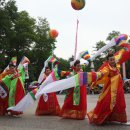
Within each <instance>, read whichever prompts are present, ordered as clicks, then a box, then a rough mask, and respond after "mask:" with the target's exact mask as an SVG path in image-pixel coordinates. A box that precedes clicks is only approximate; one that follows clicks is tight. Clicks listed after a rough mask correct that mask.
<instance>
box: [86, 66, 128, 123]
mask: <svg viewBox="0 0 130 130" xmlns="http://www.w3.org/2000/svg"><path fill="white" fill-rule="evenodd" d="M106 70H107V73H104V72H106ZM100 71H101V72H103V73H104V76H106V77H107V78H108V81H107V82H106V83H104V88H103V91H102V93H101V94H100V96H99V99H98V101H97V105H96V107H95V108H94V109H93V110H92V111H90V112H89V113H88V114H87V115H88V118H89V122H90V123H94V124H98V125H100V124H103V123H105V122H106V121H118V122H127V116H126V110H125V109H126V104H125V98H124V90H123V83H122V78H121V75H120V73H119V68H116V69H115V68H114V69H113V68H111V67H110V66H109V65H108V64H106V65H105V67H104V68H102V69H101V70H100Z"/></svg>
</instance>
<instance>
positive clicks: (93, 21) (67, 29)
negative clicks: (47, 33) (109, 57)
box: [16, 0, 130, 59]
mask: <svg viewBox="0 0 130 130" xmlns="http://www.w3.org/2000/svg"><path fill="white" fill-rule="evenodd" d="M16 1H17V2H16V4H17V6H18V9H19V11H22V10H26V11H27V12H28V13H29V15H30V16H31V17H34V18H37V17H42V18H47V20H48V22H49V24H50V27H51V28H52V29H56V30H57V31H58V32H59V35H58V37H57V42H56V47H57V48H56V49H55V51H54V53H55V54H56V55H57V56H58V57H61V58H64V59H68V58H69V57H71V56H72V55H73V54H74V48H75V34H76V21H77V19H78V20H79V30H78V49H77V55H78V53H79V52H81V51H84V50H86V49H88V50H89V52H90V53H92V46H94V45H95V44H96V42H98V41H100V40H102V41H105V40H106V37H107V36H108V34H109V33H110V32H112V31H113V30H115V31H120V32H121V33H125V34H128V35H130V0H86V5H85V7H84V8H83V9H82V10H80V11H76V10H74V9H73V8H72V7H71V0H16Z"/></svg>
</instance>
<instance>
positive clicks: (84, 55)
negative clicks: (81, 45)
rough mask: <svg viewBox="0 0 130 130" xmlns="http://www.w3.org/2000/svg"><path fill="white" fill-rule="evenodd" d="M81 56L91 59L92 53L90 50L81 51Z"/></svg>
mask: <svg viewBox="0 0 130 130" xmlns="http://www.w3.org/2000/svg"><path fill="white" fill-rule="evenodd" d="M80 57H81V58H83V59H85V60H87V59H89V58H90V54H89V52H88V50H86V51H83V52H81V53H80Z"/></svg>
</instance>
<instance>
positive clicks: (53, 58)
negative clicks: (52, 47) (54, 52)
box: [49, 56, 59, 64]
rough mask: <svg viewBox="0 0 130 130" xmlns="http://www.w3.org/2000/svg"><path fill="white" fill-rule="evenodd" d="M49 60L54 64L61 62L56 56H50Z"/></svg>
mask: <svg viewBox="0 0 130 130" xmlns="http://www.w3.org/2000/svg"><path fill="white" fill-rule="evenodd" d="M49 62H51V63H52V64H58V63H59V62H58V60H57V59H56V58H55V57H54V56H51V57H50V59H49Z"/></svg>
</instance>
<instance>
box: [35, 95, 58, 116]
mask: <svg viewBox="0 0 130 130" xmlns="http://www.w3.org/2000/svg"><path fill="white" fill-rule="evenodd" d="M47 95H48V100H47V102H45V101H44V99H43V96H41V97H40V99H39V102H38V106H37V108H36V112H35V115H37V116H41V115H55V116H57V115H59V114H60V105H59V103H58V100H57V97H56V93H48V94H47Z"/></svg>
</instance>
